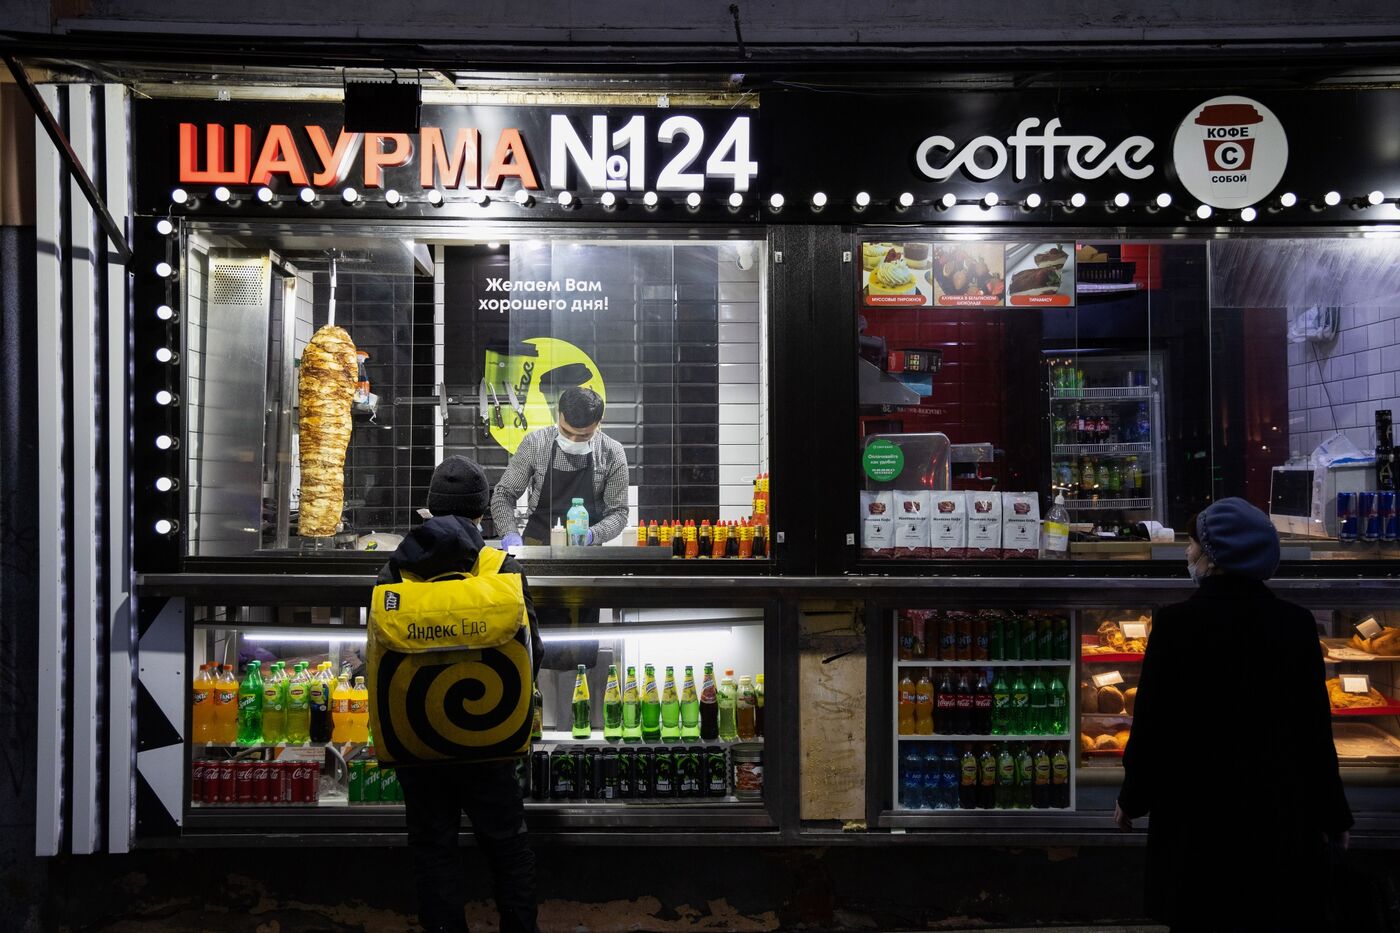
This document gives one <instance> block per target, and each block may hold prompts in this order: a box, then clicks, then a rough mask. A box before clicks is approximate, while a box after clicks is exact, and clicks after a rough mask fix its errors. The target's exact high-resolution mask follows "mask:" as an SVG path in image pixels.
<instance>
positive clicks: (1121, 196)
mask: <svg viewBox="0 0 1400 933" xmlns="http://www.w3.org/2000/svg"><path fill="white" fill-rule="evenodd" d="M1131 200H1132V198H1130V197H1128V192H1126V191H1120V192H1118V193H1117V194H1115V195H1114V196H1113V206H1114V207H1127V206H1128V202H1129V201H1131Z"/></svg>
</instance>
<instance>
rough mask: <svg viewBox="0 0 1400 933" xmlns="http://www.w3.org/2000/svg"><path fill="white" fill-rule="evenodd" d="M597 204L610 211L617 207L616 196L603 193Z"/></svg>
mask: <svg viewBox="0 0 1400 933" xmlns="http://www.w3.org/2000/svg"><path fill="white" fill-rule="evenodd" d="M598 203H599V204H601V205H603V206H604V207H606V208H607V209H608V210H612V209H613V208H614V207H617V195H615V194H613V193H612V192H611V191H604V192H603V196H602V197H600V198H599V199H598Z"/></svg>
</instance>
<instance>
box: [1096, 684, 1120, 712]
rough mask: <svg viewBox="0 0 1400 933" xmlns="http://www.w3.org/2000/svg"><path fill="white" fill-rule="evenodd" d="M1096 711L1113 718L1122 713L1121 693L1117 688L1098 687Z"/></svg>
mask: <svg viewBox="0 0 1400 933" xmlns="http://www.w3.org/2000/svg"><path fill="white" fill-rule="evenodd" d="M1098 710H1099V712H1100V713H1107V714H1109V715H1113V716H1116V715H1117V714H1119V713H1121V712H1123V691H1121V690H1119V689H1118V688H1117V687H1100V688H1099V695H1098Z"/></svg>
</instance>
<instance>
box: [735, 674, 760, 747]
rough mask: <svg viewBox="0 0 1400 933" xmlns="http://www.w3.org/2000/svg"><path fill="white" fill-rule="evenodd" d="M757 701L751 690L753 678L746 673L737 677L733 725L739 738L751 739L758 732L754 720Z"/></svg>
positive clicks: (756, 712)
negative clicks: (737, 691)
mask: <svg viewBox="0 0 1400 933" xmlns="http://www.w3.org/2000/svg"><path fill="white" fill-rule="evenodd" d="M757 714H758V702H757V699H756V698H755V696H754V692H753V680H752V679H751V678H750V677H749V675H748V674H745V675H743V676H742V677H740V678H739V693H738V695H737V696H736V697H735V704H734V725H735V729H736V731H737V732H738V733H739V738H740V739H742V740H743V741H745V742H751V741H753V738H754V736H755V735H757V734H758V732H757V729H756V727H755V725H754V721H755V720H756V719H757V718H758V715H757Z"/></svg>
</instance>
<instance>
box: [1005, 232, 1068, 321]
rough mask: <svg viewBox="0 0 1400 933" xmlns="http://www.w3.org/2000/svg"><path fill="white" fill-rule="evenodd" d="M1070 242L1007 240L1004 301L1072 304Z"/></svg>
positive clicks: (1027, 304)
mask: <svg viewBox="0 0 1400 933" xmlns="http://www.w3.org/2000/svg"><path fill="white" fill-rule="evenodd" d="M1073 248H1074V244H1073V243H1011V244H1008V245H1007V247H1006V272H1007V287H1006V295H1007V304H1009V305H1011V306H1013V307H1053V308H1067V307H1071V306H1073V305H1074V267H1075V261H1074V256H1073V254H1072V251H1073Z"/></svg>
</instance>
